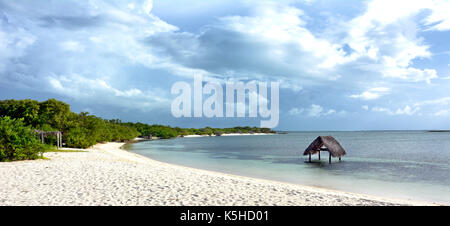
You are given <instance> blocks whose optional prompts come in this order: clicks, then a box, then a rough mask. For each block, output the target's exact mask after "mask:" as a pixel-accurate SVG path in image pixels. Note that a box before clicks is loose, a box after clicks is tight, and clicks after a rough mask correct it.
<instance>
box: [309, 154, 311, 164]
mask: <svg viewBox="0 0 450 226" xmlns="http://www.w3.org/2000/svg"><path fill="white" fill-rule="evenodd" d="M309 162H311V152H310V153H309Z"/></svg>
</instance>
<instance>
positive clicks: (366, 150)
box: [127, 131, 450, 204]
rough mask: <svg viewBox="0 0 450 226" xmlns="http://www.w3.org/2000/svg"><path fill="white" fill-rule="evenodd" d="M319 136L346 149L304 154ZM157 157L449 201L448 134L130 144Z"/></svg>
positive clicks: (265, 137)
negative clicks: (339, 155)
mask: <svg viewBox="0 0 450 226" xmlns="http://www.w3.org/2000/svg"><path fill="white" fill-rule="evenodd" d="M319 135H331V136H334V137H335V138H336V139H337V140H338V141H339V142H340V143H341V144H342V146H343V147H344V149H345V150H346V152H347V155H346V156H344V157H343V161H342V162H340V163H339V162H338V161H337V159H333V164H331V165H330V164H328V153H325V152H323V153H322V161H318V157H317V155H313V158H312V159H313V160H315V161H314V163H307V160H308V158H307V156H302V154H303V151H304V150H305V148H306V147H307V146H308V145H309V144H310V143H311V142H312V141H313V140H314V139H315V138H316V137H317V136H319ZM127 149H129V150H131V151H133V152H135V153H138V154H141V155H144V156H148V157H150V158H153V159H155V160H159V161H163V162H168V163H174V164H179V165H184V166H189V167H194V168H200V169H206V170H213V171H220V172H224V173H230V174H237V175H242V176H251V177H257V178H264V179H270V180H277V181H283V182H289V183H297V184H303V185H310V186H317V187H323V188H328V189H336V190H343V191H349V192H357V193H364V194H370V195H380V196H387V197H392V198H401V199H412V200H422V201H434V202H440V203H446V204H450V133H446V132H443V133H431V132H425V131H394V132H393V131H386V132H384V131H383V132H381V131H377V132H291V133H289V134H280V135H261V136H226V137H200V138H179V139H171V140H156V141H147V142H140V143H136V144H132V145H130V146H128V147H127Z"/></svg>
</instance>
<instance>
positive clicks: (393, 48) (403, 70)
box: [346, 0, 450, 83]
mask: <svg viewBox="0 0 450 226" xmlns="http://www.w3.org/2000/svg"><path fill="white" fill-rule="evenodd" d="M439 5H442V6H443V7H444V8H445V7H447V4H441V3H440V1H422V0H412V1H411V0H397V1H389V0H373V1H371V2H369V3H368V4H367V10H366V12H365V13H364V14H362V15H361V16H359V17H356V18H354V19H353V20H352V21H351V22H350V23H349V25H348V35H347V38H346V42H347V43H348V45H349V46H350V47H351V48H352V49H353V50H354V53H352V55H353V56H354V58H355V59H362V58H364V57H367V58H369V59H371V60H373V65H376V66H375V67H372V69H371V70H374V71H376V72H379V73H381V74H382V75H383V76H384V77H392V78H399V79H402V80H408V81H412V82H420V81H425V82H427V83H430V82H431V79H434V78H437V72H436V70H434V69H430V68H426V69H419V68H415V67H413V66H412V64H413V60H415V59H418V58H429V57H431V53H430V51H429V46H428V45H426V44H424V43H423V40H422V39H421V38H419V37H418V33H419V32H420V26H421V25H420V21H417V16H418V15H419V13H421V12H424V11H425V10H431V15H430V16H429V17H426V18H425V20H426V21H428V24H431V22H430V21H434V22H436V21H441V22H442V23H440V24H443V23H447V22H448V21H450V19H449V17H448V16H447V15H448V14H443V13H441V8H440V7H439ZM444 5H445V6H444ZM381 15H382V16H381ZM435 26H439V24H437V25H435ZM442 26H444V25H442Z"/></svg>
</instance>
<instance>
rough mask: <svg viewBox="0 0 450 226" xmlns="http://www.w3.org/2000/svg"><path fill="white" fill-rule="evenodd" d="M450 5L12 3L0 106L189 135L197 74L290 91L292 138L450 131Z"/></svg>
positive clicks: (331, 0) (353, 1)
mask: <svg viewBox="0 0 450 226" xmlns="http://www.w3.org/2000/svg"><path fill="white" fill-rule="evenodd" d="M449 12H450V1H448V0H435V1H432V0H417V1H416V0H394V1H393V0H372V1H360V0H340V1H337V0H303V1H294V0H292V1H290V0H282V1H265V0H254V1H250V0H244V1H230V0H208V1H203V0H195V1H194V0H159V1H158V0H154V1H137V0H136V1H109V0H108V1H107V0H104V1H100V0H89V1H79V0H63V1H61V0H14V1H11V0H0V99H10V98H14V99H24V98H31V99H38V100H45V99H47V98H56V99H59V100H63V101H65V102H68V103H69V104H71V106H72V110H74V111H77V112H80V111H88V112H90V113H92V114H95V115H98V116H101V117H105V118H120V119H122V120H124V121H141V122H146V123H159V124H170V125H173V126H182V127H200V126H207V125H209V126H215V127H228V126H235V125H251V126H254V125H256V126H257V125H259V121H260V120H259V119H248V118H243V119H237V118H213V119H206V118H180V119H177V118H174V117H173V116H172V115H171V113H170V105H171V102H172V100H173V99H174V98H175V96H174V95H172V94H171V93H170V88H171V86H172V84H173V83H175V82H178V81H186V82H189V83H192V81H193V79H192V78H193V76H194V75H196V74H200V75H203V77H204V78H206V79H214V80H220V81H239V80H240V81H249V80H259V81H278V82H280V123H279V126H278V127H277V128H276V129H280V130H371V129H449V127H450V91H449V90H450V43H449V40H450V14H449Z"/></svg>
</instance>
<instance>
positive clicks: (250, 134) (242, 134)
mask: <svg viewBox="0 0 450 226" xmlns="http://www.w3.org/2000/svg"><path fill="white" fill-rule="evenodd" d="M275 134H276V133H225V134H222V135H220V136H217V135H214V134H212V135H186V136H182V137H180V138H193V137H227V136H261V135H275Z"/></svg>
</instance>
